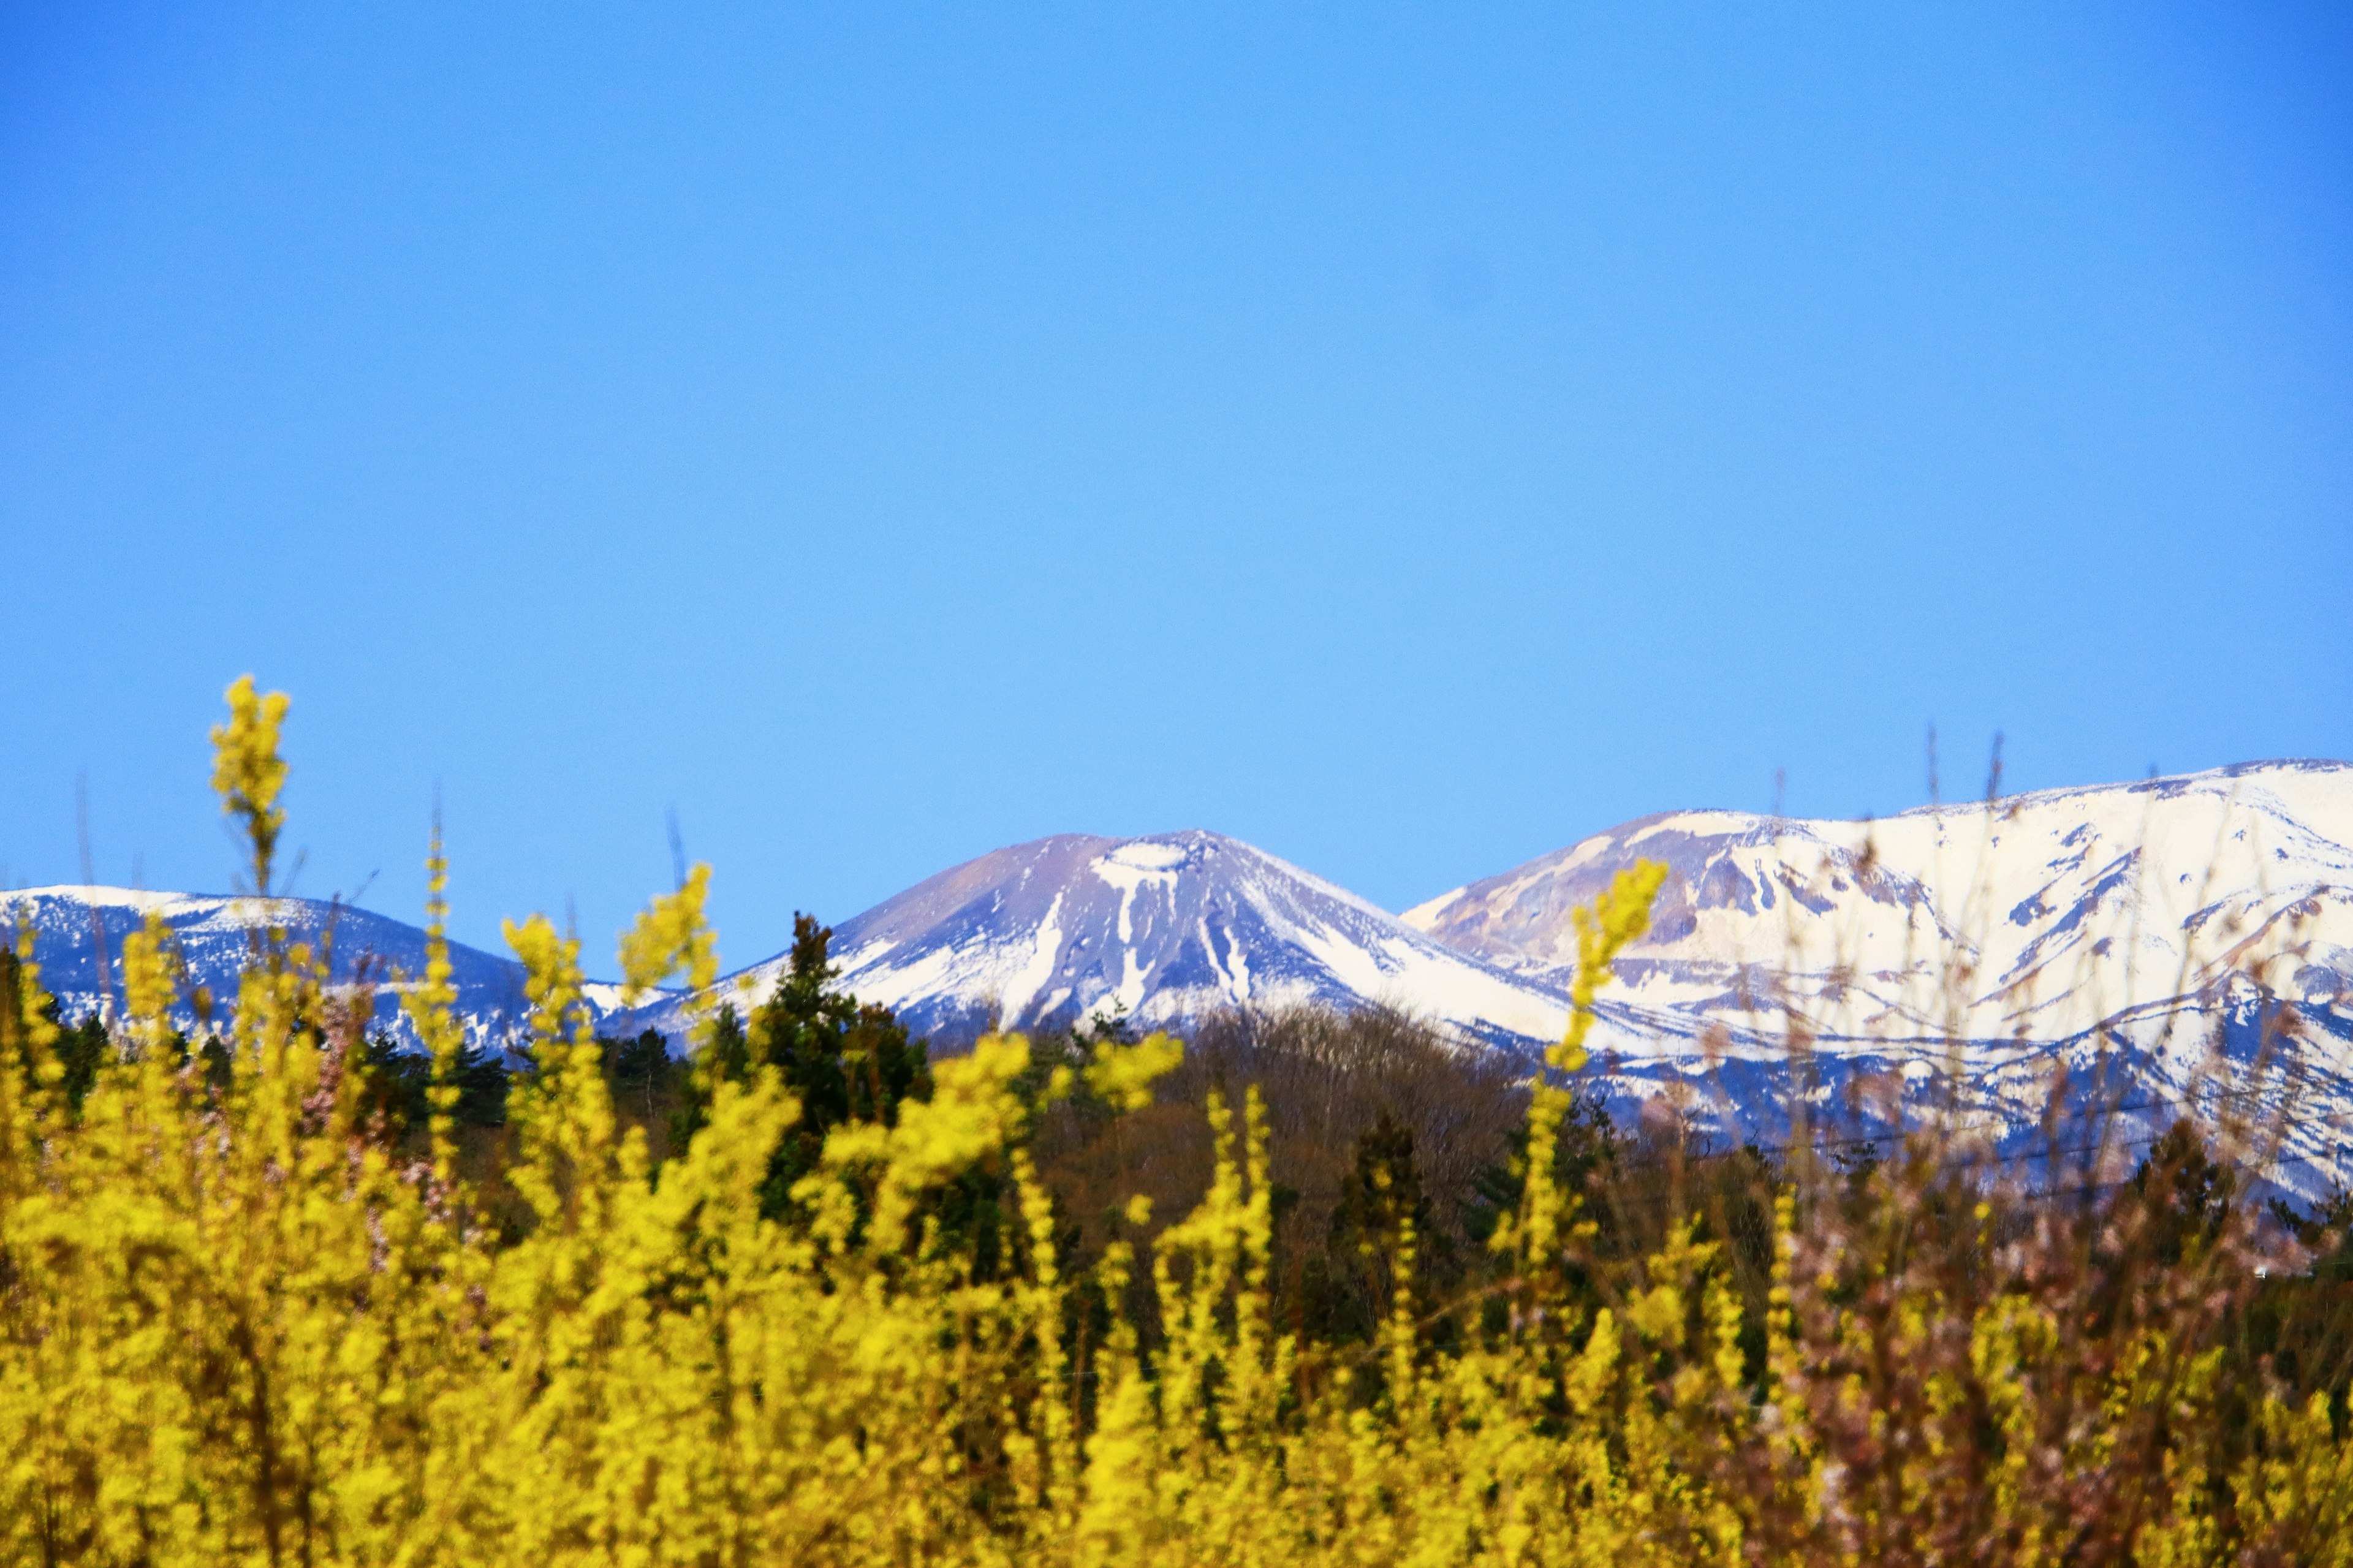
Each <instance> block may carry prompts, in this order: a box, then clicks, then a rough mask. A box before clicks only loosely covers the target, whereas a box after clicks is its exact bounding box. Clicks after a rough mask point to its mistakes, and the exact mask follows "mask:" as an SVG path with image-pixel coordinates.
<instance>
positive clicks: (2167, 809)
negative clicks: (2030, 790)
mask: <svg viewBox="0 0 2353 1568" xmlns="http://www.w3.org/2000/svg"><path fill="white" fill-rule="evenodd" d="M2348 846H2353V766H2348V765H2347V764H2345V763H2261V764H2252V765H2248V766H2243V767H2236V768H2228V769H2223V770H2220V771H2217V772H2214V773H2197V774H2190V775H2186V776H2181V777H2175V778H2162V779H2152V780H2148V781H2147V782H2145V783H2140V784H2121V785H2112V786H2105V787H2098V788H2087V789H2063V790H2046V791H2041V792H2037V793H2034V794H2031V795H2016V796H2011V797H2010V798H2007V799H2004V800H2001V801H2000V802H1998V803H1995V804H1994V805H1990V806H1989V805H1957V806H1947V807H1933V808H1925V809H1921V810H1916V811H1909V812H1905V813H1903V814H1902V815H1900V816H1893V817H1889V818H1886V819H1883V820H1881V821H1878V822H1826V821H1799V820H1790V819H1782V818H1774V817H1766V816H1747V815H1744V814H1740V813H1735V812H1715V811H1710V812H1681V813H1668V814H1663V815H1660V816H1646V817H1642V818H1640V819H1639V820H1637V821H1634V822H1630V823H1628V824H1626V825H1624V826H1620V827H1617V828H1613V829H1611V830H1610V831H1609V832H1607V833H1602V834H1598V835H1596V836H1595V837H1591V838H1588V839H1585V840H1583V841H1582V842H1580V843H1577V844H1575V845H1572V846H1570V847H1568V848H1566V849H1563V850H1560V851H1557V852H1556V853H1555V854H1551V855H1546V856H1544V857H1542V858H1539V859H1536V860H1533V861H1530V862H1529V863H1528V864H1526V865H1525V866H1522V867H1519V868H1516V869H1514V870H1511V871H1506V872H1504V873H1503V874H1502V875H1500V876H1497V877H1491V878H1488V879H1485V880H1483V881H1479V882H1474V883H1472V884H1471V885H1470V886H1468V887H1465V888H1461V889H1456V890H1455V891H1453V892H1451V893H1447V894H1444V895H1441V896H1440V897H1439V898H1437V899H1433V900H1430V902H1428V903H1426V904H1422V905H1420V906H1419V907H1418V908H1416V909H1413V910H1408V911H1407V913H1406V915H1405V917H1404V918H1405V920H1406V921H1407V923H1408V924H1409V925H1411V926H1413V927H1414V928H1415V929H1416V930H1419V931H1426V932H1428V933H1430V935H1432V936H1435V937H1439V938H1440V939H1442V940H1444V941H1446V942H1449V943H1450V944H1451V945H1453V946H1455V947H1457V948H1460V949H1461V950H1462V951H1464V952H1472V953H1476V954H1477V955H1479V956H1480V957H1482V958H1484V959H1486V960H1487V961H1488V962H1490V963H1494V964H1496V965H1498V966H1499V967H1504V968H1507V969H1510V970H1512V971H1514V973H1519V974H1521V975H1523V976H1525V978H1527V979H1529V980H1532V981H1535V982H1536V983H1538V984H1554V985H1558V984H1562V983H1564V982H1565V979H1566V976H1567V974H1568V973H1569V972H1570V966H1572V965H1573V964H1574V962H1575V956H1576V935H1575V931H1574V928H1573V926H1572V924H1571V922H1570V919H1569V911H1570V910H1572V909H1573V908H1575V907H1576V906H1577V905H1579V904H1583V903H1588V902H1590V901H1591V900H1592V899H1593V897H1594V896H1595V895H1596V894H1598V893H1599V891H1600V890H1601V889H1603V888H1604V887H1605V886H1607V885H1608V883H1609V879H1610V877H1611V876H1612V875H1614V874H1615V873H1616V872H1617V871H1618V870H1620V869H1621V868H1625V867H1627V866H1630V865H1631V864H1633V863H1634V861H1635V860H1637V859H1640V858H1650V859H1655V860H1662V861H1664V862H1665V863H1666V865H1667V866H1668V868H1670V877H1669V880H1668V882H1667V885H1666V887H1665V888H1664V889H1662V892H1661V895H1660V898H1659V901H1658V903H1657V905H1656V906H1655V907H1654V910H1653V920H1652V927H1651V934H1650V936H1649V937H1648V938H1646V939H1645V940H1644V941H1643V942H1641V943H1639V944H1637V945H1636V946H1635V947H1633V948H1632V949H1630V951H1629V952H1628V953H1627V954H1626V956H1625V957H1624V958H1622V959H1621V960H1620V963H1619V966H1618V967H1619V977H1620V981H1621V982H1622V984H1620V985H1618V986H1615V987H1613V988H1612V989H1611V990H1610V992H1609V993H1608V994H1607V998H1608V999H1607V1000H1606V1002H1605V1003H1604V1010H1605V1013H1606V1014H1607V1016H1608V1022H1609V1026H1608V1027H1607V1028H1606V1029H1605V1030H1604V1031H1601V1033H1602V1034H1603V1035H1604V1036H1606V1038H1605V1039H1603V1040H1602V1041H1601V1043H1602V1044H1604V1045H1605V1046H1606V1047H1609V1048H1610V1049H1612V1050H1614V1051H1616V1052H1617V1053H1618V1054H1619V1056H1620V1059H1621V1069H1620V1079H1619V1084H1620V1089H1621V1090H1622V1091H1623V1092H1625V1093H1628V1094H1647V1093H1649V1092H1651V1090H1652V1089H1655V1088H1657V1087H1658V1086H1659V1085H1660V1084H1661V1083H1662V1082H1666V1081H1670V1080H1672V1079H1677V1078H1685V1077H1688V1076H1690V1075H1691V1074H1692V1072H1693V1071H1694V1068H1696V1067H1697V1066H1698V1065H1699V1063H1700V1062H1701V1060H1702V1058H1704V1057H1713V1058H1716V1059H1717V1060H1718V1061H1719V1062H1720V1063H1721V1067H1720V1068H1719V1069H1718V1070H1717V1071H1716V1072H1715V1074H1714V1075H1713V1076H1714V1077H1715V1079H1716V1081H1718V1082H1720V1083H1721V1084H1722V1085H1723V1086H1724V1087H1725V1089H1728V1090H1729V1091H1730V1093H1729V1100H1730V1101H1731V1102H1732V1103H1727V1104H1725V1105H1723V1106H1721V1107H1720V1110H1723V1111H1724V1112H1725V1113H1726V1115H1727V1120H1729V1121H1732V1122H1733V1123H1735V1124H1736V1125H1737V1126H1739V1127H1741V1128H1742V1129H1743V1130H1744V1131H1750V1132H1762V1133H1766V1134H1768V1135H1769V1133H1770V1132H1771V1131H1773V1129H1774V1126H1775V1121H1776V1119H1775V1118H1774V1117H1773V1116H1772V1115H1771V1114H1770V1108H1771V1105H1772V1104H1773V1102H1774V1100H1775V1098H1776V1095H1777V1093H1778V1089H1771V1086H1773V1085H1779V1084H1781V1083H1782V1079H1783V1078H1784V1077H1785V1075H1784V1074H1783V1073H1782V1071H1781V1070H1780V1069H1781V1068H1782V1066H1783V1065H1784V1064H1786V1062H1787V1060H1788V1048H1789V1044H1790V1038H1791V1036H1792V1033H1793V1031H1795V1032H1799V1033H1802V1035H1803V1036H1805V1037H1809V1039H1810V1049H1811V1052H1812V1054H1813V1059H1814V1061H1815V1062H1816V1064H1817V1065H1818V1066H1819V1067H1820V1068H1822V1070H1823V1072H1824V1075H1825V1077H1826V1079H1830V1080H1831V1081H1833V1082H1837V1081H1840V1080H1847V1079H1852V1078H1853V1077H1855V1076H1856V1075H1860V1074H1865V1073H1870V1074H1877V1075H1882V1076H1883V1078H1884V1079H1886V1080H1887V1081H1889V1082H1890V1083H1894V1082H1901V1083H1904V1084H1905V1085H1906V1086H1907V1087H1908V1089H1910V1091H1911V1093H1910V1098H1912V1099H1914V1100H1917V1099H1918V1098H1920V1097H1922V1096H1925V1095H1926V1094H1929V1093H1931V1092H1942V1089H1941V1088H1940V1087H1939V1086H1941V1085H1942V1084H1944V1083H1945V1082H1946V1081H1947V1080H1946V1079H1944V1078H1943V1076H1942V1069H1943V1068H1944V1067H1945V1065H1946V1063H1947V1059H1948V1058H1949V1057H1950V1056H1951V1054H1952V1052H1953V1051H1954V1050H1955V1048H1956V1047H1958V1050H1959V1055H1960V1061H1961V1067H1962V1074H1961V1076H1962V1079H1964V1080H1965V1082H1966V1084H1967V1086H1968V1093H1969V1095H1970V1096H1971V1098H1972V1099H1974V1100H1977V1101H1978V1102H1979V1103H1981V1104H1982V1105H1984V1106H1985V1107H1986V1108H1988V1109H1989V1110H1990V1111H1991V1112H1992V1113H1993V1114H1994V1115H1995V1116H1996V1117H1997V1118H1999V1119H2000V1121H2002V1122H2003V1123H2004V1124H2005V1125H2006V1126H2008V1127H2010V1128H2011V1129H2012V1130H2015V1129H2017V1128H2018V1127H2020V1126H2021V1125H2023V1124H2026V1123H2031V1121H2032V1120H2033V1117H2034V1115H2035V1114H2036V1113H2037V1112H2038V1111H2039V1110H2040V1108H2041V1106H2042V1102H2043V1098H2044V1094H2045V1089H2044V1086H2045V1085H2046V1084H2047V1083H2048V1081H2049V1079H2050V1076H2051V1073H2052V1068H2054V1066H2055V1065H2057V1064H2058V1063H2059V1062H2062V1061H2064V1062H2065V1063H2067V1064H2068V1065H2069V1067H2070V1068H2072V1069H2073V1073H2074V1075H2075V1078H2076V1079H2078V1080H2079V1081H2082V1082H2086V1083H2088V1082H2089V1081H2090V1080H2091V1079H2093V1077H2094V1075H2095V1074H2097V1073H2099V1072H2101V1071H2103V1070H2105V1072H2106V1073H2107V1074H2108V1075H2109V1080H2110V1081H2111V1082H2114V1081H2115V1075H2116V1074H2118V1073H2122V1074H2124V1075H2126V1077H2127V1078H2128V1079H2129V1080H2130V1088H2129V1089H2128V1090H2126V1096H2127V1099H2128V1100H2129V1101H2131V1102H2134V1103H2137V1104H2144V1105H2146V1107H2147V1121H2149V1122H2150V1123H2151V1124H2152V1125H2153V1124H2155V1123H2157V1122H2159V1121H2163V1120H2164V1119H2166V1118H2167V1117H2168V1116H2169V1115H2170V1114H2171V1113H2172V1111H2173V1110H2174V1109H2175V1108H2176V1107H2178V1106H2179V1105H2180V1104H2181V1103H2183V1102H2184V1101H2185V1100H2188V1099H2189V1098H2190V1097H2192V1096H2193V1095H2197V1096H2200V1097H2201V1098H2202V1097H2203V1096H2205V1095H2207V1094H2211V1093H2212V1092H2215V1091H2217V1090H2220V1089H2228V1088H2232V1087H2234V1086H2235V1087H2237V1088H2244V1087H2245V1086H2246V1085H2247V1084H2248V1083H2249V1082H2250V1081H2253V1080H2252V1079H2250V1078H2249V1076H2248V1075H2249V1074H2250V1072H2251V1071H2252V1069H2253V1067H2254V1064H2255V1058H2257V1057H2258V1056H2259V1055H2262V1054H2263V1053H2264V1052H2265V1051H2266V1050H2267V1049H2268V1050H2269V1051H2270V1052H2271V1054H2272V1058H2273V1059H2272V1061H2271V1070H2270V1071H2269V1072H2267V1073H2265V1074H2263V1075H2260V1077H2261V1081H2262V1083H2263V1089H2262V1093H2263V1098H2264V1099H2265V1100H2273V1101H2274V1102H2280V1101H2281V1100H2283V1099H2284V1097H2286V1096H2288V1095H2289V1094H2290V1092H2291V1088H2290V1079H2291V1077H2293V1076H2300V1077H2301V1079H2302V1082H2303V1087H2302V1088H2301V1089H2298V1090H2295V1093H2296V1094H2297V1096H2298V1097H2299V1098H2297V1099H2295V1100H2294V1101H2293V1103H2295V1104H2297V1105H2298V1106H2300V1107H2301V1108H2302V1110H2303V1113H2302V1114H2300V1115H2299V1116H2298V1117H2297V1119H2296V1136H2295V1143H2296V1148H2295V1151H2293V1152H2294V1153H2295V1155H2296V1156H2297V1157H2298V1158H2300V1159H2303V1160H2306V1161H2307V1162H2312V1163H2316V1165H2317V1166H2320V1167H2326V1168H2327V1169H2328V1170H2331V1171H2333V1170H2335V1169H2337V1168H2339V1167H2340V1165H2341V1166H2342V1168H2344V1169H2347V1170H2348V1171H2353V1159H2348V1154H2353V1148H2348V1140H2347V1137H2346V1133H2345V1130H2344V1128H2343V1127H2342V1126H2341V1125H2340V1123H2341V1122H2342V1121H2343V1120H2344V1117H2345V1113H2346V1112H2347V1111H2348V1110H2353V1077H2348V1066H2353V1063H2348V1041H2353V847H2348ZM2283 1002H2284V1003H2288V1004H2293V1005H2294V1007H2295V1013H2296V1015H2297V1016H2298V1017H2299V1018H2300V1020H2301V1027H2300V1029H2298V1030H2297V1031H2295V1037H2294V1038H2293V1039H2291V1038H2290V1037H2286V1036H2284V1035H2281V1034H2278V1033H2277V1032H2276V1026H2277V1024H2279V1023H2280V1022H2282V1021H2283V1020H2282V1017H2281V1016H2280V1014H2279V1013H2278V1008H2277V1005H2278V1004H2279V1003H2283ZM2267 1019H2268V1020H2270V1021H2271V1022H2272V1024H2273V1025H2274V1029H2275V1032H2274V1036H2273V1037H2272V1038H2271V1040H2270V1043H2269V1045H2268V1046H2267V1045H2266V1043H2265V1038H2264V1031H2265V1024H2266V1020H2267ZM2218 1040H2219V1041H2220V1043H2221V1052H2222V1063H2221V1076H2220V1077H2219V1078H2217V1077H2216V1076H2215V1075H2214V1070H2213V1069H2214V1068H2216V1066H2217V1064H2216V1063H2215V1062H2214V1061H2213V1060H2212V1059H2211V1058H2212V1053H2213V1052H2214V1051H2215V1049H2216V1047H2217V1042H2218ZM2104 1042H2105V1045H2106V1047H2107V1049H2106V1050H2105V1053H2104V1051H2103V1043H2104ZM2104 1059H2105V1068H2104V1067H2103V1061H2104ZM1783 1087H1786V1086H1785V1085H1784V1086H1783Z"/></svg>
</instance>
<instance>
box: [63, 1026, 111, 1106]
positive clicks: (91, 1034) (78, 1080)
mask: <svg viewBox="0 0 2353 1568" xmlns="http://www.w3.org/2000/svg"><path fill="white" fill-rule="evenodd" d="M48 1012H49V1017H50V1021H51V1022H53V1023H54V1022H56V1021H57V1014H58V1004H57V1002H56V1000H55V999H54V998H53V999H51V1001H50V1003H49V1006H48ZM51 1049H53V1050H54V1051H55V1052H56V1053H57V1058H58V1066H59V1067H61V1068H64V1069H65V1078H64V1079H63V1087H64V1089H65V1091H66V1103H67V1104H68V1105H70V1106H72V1107H73V1108H74V1110H75V1111H76V1112H79V1111H80V1110H81V1102H82V1101H83V1100H85V1099H87V1098H88V1097H89V1094H90V1086H91V1085H92V1084H94V1083H96V1082H97V1081H98V1069H99V1068H102V1067H104V1066H105V1065H106V1062H107V1058H109V1057H111V1056H112V1055H113V1053H114V1047H113V1043H112V1042H111V1041H110V1040H109V1039H108V1038H107V1037H106V1025H105V1024H104V1023H102V1022H101V1021H100V1018H99V1016H98V1015H97V1014H96V1013H95V1012H92V1013H90V1014H88V1015H86V1016H84V1017H83V1018H82V1020H81V1021H80V1022H79V1023H77V1024H69V1025H60V1026H59V1027H58V1038H57V1043H56V1044H55V1045H54V1046H53V1047H51Z"/></svg>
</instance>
